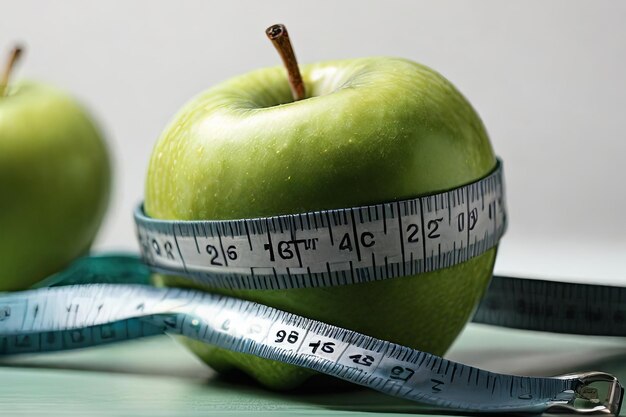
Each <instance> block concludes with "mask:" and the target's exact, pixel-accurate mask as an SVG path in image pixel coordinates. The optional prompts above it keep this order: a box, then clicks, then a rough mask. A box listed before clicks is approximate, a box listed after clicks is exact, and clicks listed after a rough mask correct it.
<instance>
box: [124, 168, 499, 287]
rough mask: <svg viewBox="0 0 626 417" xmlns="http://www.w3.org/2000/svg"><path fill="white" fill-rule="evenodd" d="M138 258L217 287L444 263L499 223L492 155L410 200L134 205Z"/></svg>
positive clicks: (481, 248)
mask: <svg viewBox="0 0 626 417" xmlns="http://www.w3.org/2000/svg"><path fill="white" fill-rule="evenodd" d="M135 223H136V225H137V235H138V238H139V242H140V246H141V251H142V254H143V257H144V259H145V260H146V262H147V263H148V264H149V265H150V267H151V268H153V269H154V270H161V271H163V272H167V273H170V274H171V273H172V272H176V273H179V274H182V275H185V276H187V277H190V278H192V279H194V280H196V281H199V282H203V283H206V284H209V285H213V286H218V287H224V288H248V289H279V288H305V287H321V286H333V285H347V284H357V283H362V282H368V281H376V280H384V279H389V278H395V277H399V276H406V275H415V274H420V273H423V272H428V271H434V270H437V269H443V268H448V267H451V266H453V265H456V264H459V263H461V262H464V261H466V260H468V259H470V258H472V257H475V256H478V255H480V254H482V253H484V252H486V251H487V250H489V249H491V248H493V247H494V246H495V245H496V244H497V243H498V241H499V240H500V237H501V236H502V234H503V233H504V231H505V228H506V210H505V206H504V186H503V179H502V163H501V162H500V161H498V164H497V167H496V168H495V170H494V171H493V172H492V173H491V174H489V175H488V176H486V177H484V178H482V179H480V180H479V181H476V182H474V183H471V184H468V185H465V186H463V187H459V188H456V189H454V190H451V191H447V192H443V193H439V194H433V195H429V196H425V197H420V198H414V199H410V200H404V201H397V202H393V203H385V204H376V205H371V206H363V207H353V208H348V209H339V210H323V211H316V212H310V213H302V214H289V215H283V216H274V217H266V218H257V219H242V220H224V221H164V220H156V219H152V218H149V217H147V216H146V215H145V214H144V212H143V208H142V207H139V208H138V209H137V210H136V211H135Z"/></svg>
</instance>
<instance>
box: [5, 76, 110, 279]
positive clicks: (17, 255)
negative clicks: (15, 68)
mask: <svg viewBox="0 0 626 417" xmlns="http://www.w3.org/2000/svg"><path fill="white" fill-rule="evenodd" d="M109 188H110V163H109V156H108V152H107V149H106V147H105V144H104V141H103V139H102V135H101V133H100V131H99V129H98V128H97V127H96V126H95V124H94V122H93V121H92V119H91V117H90V116H89V115H88V114H87V113H86V111H85V110H84V109H83V108H82V107H81V106H80V105H79V104H78V103H77V102H76V101H75V100H74V99H73V98H71V97H70V96H69V95H67V94H66V93H64V92H62V91H60V90H58V89H56V88H54V87H50V86H47V85H43V84H39V83H33V82H21V83H16V84H15V85H11V86H9V89H8V94H7V95H6V96H4V97H0V231H1V232H0V291H11V290H21V289H25V288H27V287H29V286H31V285H32V284H34V283H35V282H37V281H39V280H41V279H43V278H45V277H47V276H49V275H50V274H52V273H54V272H56V271H58V270H60V269H62V268H63V267H64V266H65V265H66V264H68V263H69V262H70V261H72V260H73V259H74V258H76V257H78V256H80V255H82V254H84V253H85V252H87V251H88V250H89V247H90V245H91V243H92V241H93V239H94V237H95V235H96V232H97V231H98V228H99V226H100V222H101V220H102V217H103V215H104V212H105V209H106V206H107V202H108V197H109Z"/></svg>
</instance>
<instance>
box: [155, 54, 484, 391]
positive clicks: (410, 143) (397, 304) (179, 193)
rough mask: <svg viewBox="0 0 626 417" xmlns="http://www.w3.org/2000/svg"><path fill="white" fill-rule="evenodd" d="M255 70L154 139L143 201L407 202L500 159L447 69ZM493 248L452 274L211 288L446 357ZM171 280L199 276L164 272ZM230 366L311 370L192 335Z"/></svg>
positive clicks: (232, 214) (475, 175)
mask: <svg viewBox="0 0 626 417" xmlns="http://www.w3.org/2000/svg"><path fill="white" fill-rule="evenodd" d="M301 69H302V78H303V80H304V84H305V86H306V91H307V95H306V98H305V99H304V100H301V101H295V102H293V101H292V99H291V92H290V89H289V84H288V82H287V78H286V76H285V71H284V69H283V68H280V67H276V68H267V69H261V70H257V71H254V72H251V73H248V74H245V75H242V76H239V77H236V78H233V79H231V80H228V81H226V82H224V83H222V84H219V85H217V86H215V87H213V88H211V89H209V90H207V91H206V92H204V93H202V94H200V95H199V96H197V97H196V98H195V99H193V100H192V101H191V102H189V103H188V104H187V105H186V106H185V107H184V108H183V109H182V110H181V111H180V112H179V113H178V114H177V115H176V116H175V117H174V119H173V121H172V122H171V123H170V124H169V126H168V127H167V128H166V129H165V131H164V132H163V134H162V136H161V137H160V139H159V141H158V143H157V144H156V147H155V149H154V152H153V155H152V158H151V161H150V164H149V169H148V175H147V182H146V195H145V209H146V212H147V214H148V215H149V216H152V217H154V218H159V219H177V220H199V219H238V218H251V217H258V216H270V215H279V214H287V213H299V212H305V211H312V210H321V209H332V208H344V207H353V206H360V205H365V204H374V203H382V202H388V201H394V200H400V199H408V198H413V197H417V196H420V195H424V194H429V193H434V192H438V191H443V190H448V189H451V188H455V187H458V186H460V185H463V184H466V183H468V182H472V181H475V180H477V179H479V178H481V177H483V176H485V175H486V174H488V173H489V172H490V171H492V170H493V169H494V167H495V164H496V159H495V156H494V152H493V149H492V147H491V144H490V142H489V139H488V136H487V133H486V132H485V128H484V126H483V123H482V122H481V120H480V118H479V117H478V115H477V114H476V112H475V111H474V109H473V108H472V106H471V105H470V104H469V103H468V102H467V100H466V99H465V98H464V97H463V96H462V95H461V93H459V91H457V89H455V87H454V86H453V85H452V84H451V83H450V82H448V81H447V80H446V79H445V78H444V77H442V76H441V75H439V74H438V73H437V72H435V71H433V70H431V69H429V68H427V67H425V66H423V65H420V64H417V63H414V62H411V61H408V60H405V59H398V58H388V57H375V58H362V59H353V60H342V61H333V62H323V63H318V64H313V65H306V66H303V67H302V68H301ZM495 255H496V250H495V249H492V250H490V251H488V252H487V253H485V254H483V255H481V256H478V257H476V258H473V259H471V260H469V261H467V262H464V263H462V264H459V265H457V266H454V267H452V268H448V269H445V270H441V271H435V272H430V273H425V274H421V275H417V276H407V277H403V278H397V279H390V280H386V281H381V282H372V283H365V284H358V285H349V286H339V287H330V288H307V289H289V290H269V291H258V290H256V291H253V290H237V291H235V290H224V289H217V288H208V287H203V289H205V290H207V291H213V292H219V293H223V294H228V295H233V296H236V297H240V298H245V299H248V300H253V301H257V302H260V303H264V304H267V305H270V306H273V307H276V308H279V309H282V310H286V311H290V312H293V313H296V314H300V315H303V316H306V317H309V318H313V319H317V320H321V321H324V322H327V323H332V324H335V325H338V326H343V327H346V328H349V329H352V330H356V331H359V332H362V333H365V334H367V335H370V336H374V337H378V338H381V339H385V340H389V341H392V342H396V343H400V344H403V345H406V346H411V347H413V348H417V349H420V350H424V351H427V352H431V353H434V354H437V355H443V354H444V353H445V352H446V350H447V349H448V348H449V346H450V345H451V343H452V342H453V341H454V339H455V338H456V336H457V335H458V334H459V332H460V331H461V329H462V328H463V326H464V325H465V323H466V322H467V320H468V318H469V316H470V314H471V313H472V311H473V310H474V308H475V306H476V304H477V302H478V301H479V299H480V298H481V296H482V294H483V292H484V290H485V288H486V286H487V284H488V283H489V280H490V278H491V273H492V269H493V264H494V260H495ZM158 279H159V280H160V282H162V283H164V284H165V285H190V284H189V283H188V282H186V281H184V280H183V279H180V278H177V277H172V276H160V277H159V278H158ZM189 346H191V348H192V349H193V350H194V351H195V352H196V353H197V354H198V355H200V357H201V358H202V359H203V360H205V361H206V362H207V363H208V364H209V365H211V366H212V367H214V368H215V369H218V370H220V371H227V370H229V369H239V370H243V371H244V372H246V373H248V374H250V375H252V376H253V377H254V378H255V379H257V380H258V381H260V382H261V383H263V384H264V385H266V386H269V387H272V388H278V389H282V388H290V387H294V386H297V385H299V384H301V383H302V382H304V381H305V380H306V379H308V378H309V377H310V376H311V375H312V374H313V373H312V372H310V371H306V370H304V369H300V368H297V367H295V366H292V365H286V364H282V363H277V362H272V361H269V360H266V359H260V358H257V357H252V356H250V355H245V354H240V353H232V352H228V351H225V350H222V349H218V348H215V347H213V346H209V345H203V344H200V343H197V342H189Z"/></svg>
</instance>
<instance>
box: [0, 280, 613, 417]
mask: <svg viewBox="0 0 626 417" xmlns="http://www.w3.org/2000/svg"><path fill="white" fill-rule="evenodd" d="M0 332H1V333H0V334H1V337H0V354H3V355H8V354H16V353H33V352H49V351H55V350H65V349H75V348H83V347H88V346H92V345H100V344H105V343H111V342H117V341H121V340H128V339H132V338H138V337H145V336H152V335H156V334H161V333H163V332H167V333H170V334H179V335H184V336H187V337H190V338H193V339H196V340H200V341H202V342H206V343H210V344H214V345H217V346H220V347H223V348H226V349H229V350H233V351H236V352H244V353H249V354H253V355H256V356H260V357H263V358H267V359H272V360H277V361H281V362H285V363H290V364H293V365H298V366H303V367H307V368H309V369H313V370H316V371H319V372H323V373H325V374H328V375H332V376H335V377H338V378H341V379H344V380H347V381H350V382H353V383H355V384H359V385H363V386H366V387H369V388H372V389H375V390H377V391H381V392H384V393H387V394H390V395H394V396H397V397H400V398H404V399H409V400H415V401H420V402H423V403H428V404H432V405H436V406H441V407H451V408H455V409H458V410H467V411H489V412H495V411H499V412H532V413H541V412H544V411H558V410H560V409H561V410H569V411H573V410H576V409H575V408H574V407H573V404H574V402H575V400H576V399H583V400H585V401H586V402H587V403H588V409H594V410H609V411H611V412H613V413H614V412H615V411H616V410H617V408H618V406H619V402H620V401H621V393H622V391H621V386H620V385H619V384H618V382H617V380H615V378H613V377H611V376H610V375H607V374H602V373H589V374H584V375H566V376H562V377H557V378H530V377H519V376H511V375H503V374H496V373H492V372H488V371H484V370H480V369H477V368H473V367H471V366H467V365H462V364H459V363H455V362H452V361H449V360H446V359H442V358H439V357H437V356H434V355H431V354H429V353H425V352H420V351H418V350H414V349H410V348H407V347H403V346H400V345H397V344H394V343H390V342H386V341H382V340H378V339H375V338H372V337H368V336H365V335H362V334H359V333H356V332H353V331H350V330H346V329H342V328H339V327H336V326H332V325H328V324H325V323H321V322H318V321H315V320H310V319H307V318H304V317H300V316H297V315H294V314H290V313H287V312H284V311H279V310H276V309H273V308H271V307H267V306H264V305H260V304H256V303H252V302H249V301H245V300H241V299H235V298H230V297H224V296H218V295H213V294H208V293H204V292H199V291H191V290H181V289H176V288H169V289H163V288H154V287H150V286H146V285H133V284H128V283H127V284H123V285H121V284H87V285H80V286H60V287H52V288H44V289H40V290H34V291H25V292H21V293H15V294H11V295H5V296H2V297H0ZM595 382H607V383H609V384H610V387H609V391H608V394H607V398H606V399H605V400H604V401H603V402H600V400H599V399H598V398H597V390H595V389H594V388H592V387H591V384H592V383H595ZM605 402H606V404H605Z"/></svg>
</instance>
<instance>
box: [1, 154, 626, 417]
mask: <svg viewBox="0 0 626 417" xmlns="http://www.w3.org/2000/svg"><path fill="white" fill-rule="evenodd" d="M503 191H504V189H503V182H502V174H501V164H500V163H499V164H498V167H497V168H496V169H495V170H494V171H493V172H492V173H491V174H490V175H488V176H487V177H485V178H483V179H481V180H479V181H477V182H475V183H472V184H469V185H466V186H463V187H459V188H457V189H455V190H452V191H448V192H445V193H439V194H435V195H431V196H426V197H421V198H416V199H411V200H406V201H400V202H394V203H385V204H379V205H372V206H365V207H357V208H350V209H341V210H326V211H319V212H312V213H305V214H297V215H285V216H276V217H268V218H259V219H245V220H226V221H163V220H156V219H151V218H149V217H148V216H146V215H145V214H144V213H143V209H142V208H141V207H140V208H138V209H137V211H136V212H135V220H136V224H137V234H138V237H139V240H140V243H141V245H140V246H141V251H142V256H143V259H144V261H145V264H144V263H142V262H140V260H139V259H138V258H134V257H128V256H118V257H115V256H113V257H88V258H84V259H81V260H78V261H77V262H76V263H75V264H73V265H72V266H71V267H70V268H68V269H67V270H65V271H63V272H61V273H60V274H57V275H56V276H53V277H51V278H50V279H48V280H46V281H44V282H43V283H42V284H41V286H43V287H44V288H40V289H36V290H31V291H25V292H18V293H10V294H6V295H1V296H0V354H2V355H10V354H17V353H32V352H48V351H54V350H64V349H73V348H81V347H87V346H92V345H100V344H105V343H111V342H117V341H121V340H128V339H132V338H137V337H144V336H150V335H155V334H161V333H164V332H165V333H170V334H179V335H184V336H187V337H190V338H192V339H196V340H200V341H202V342H206V343H210V344H214V345H217V346H219V347H222V348H226V349H229V350H233V351H236V352H243V353H249V354H253V355H256V356H259V357H262V358H267V359H272V360H277V361H281V362H285V363H289V364H293V365H297V366H302V367H306V368H309V369H312V370H315V371H318V372H322V373H325V374H328V375H332V376H335V377H337V378H341V379H344V380H347V381H350V382H353V383H355V384H359V385H363V386H366V387H369V388H372V389H375V390H378V391H381V392H384V393H387V394H390V395H394V396H397V397H401V398H405V399H409V400H415V401H419V402H423V403H428V404H432V405H435V406H440V407H448V408H455V409H458V410H465V411H473V412H474V411H475V412H528V413H541V412H546V411H548V412H567V413H590V412H594V413H607V414H617V413H618V412H619V409H620V406H621V399H622V394H623V389H622V387H621V385H620V384H619V382H618V381H617V379H616V378H614V377H613V376H611V375H609V374H605V373H599V372H591V373H584V374H576V375H564V376H559V377H553V378H538V377H521V376H512V375H504V374H496V373H492V372H488V371H484V370H480V369H477V368H473V367H471V366H467V365H463V364H459V363H455V362H452V361H448V360H446V359H443V358H439V357H437V356H434V355H432V354H429V353H426V352H420V351H418V350H415V349H411V348H408V347H404V346H400V345H397V344H394V343H391V342H387V341H383V340H378V339H375V338H372V337H369V336H367V335H363V334H359V333H357V332H354V331H351V330H348V329H342V328H339V327H336V326H332V325H329V324H326V323H322V322H319V321H315V320H311V319H308V318H304V317H301V316H297V315H295V314H291V313H288V312H284V311H280V310H277V309H274V308H271V307H268V306H264V305H260V304H257V303H253V302H249V301H245V300H241V299H236V298H230V297H225V296H218V295H213V294H208V293H204V292H200V291H194V290H182V289H177V288H154V287H151V286H150V285H149V276H150V273H151V271H159V272H164V273H168V274H174V275H182V276H184V277H186V278H187V279H189V280H192V281H196V282H201V283H203V284H208V285H212V286H220V287H226V288H249V289H259V290H263V289H278V288H306V287H320V286H333V285H348V284H356V283H360V282H368V281H374V280H383V279H392V278H395V277H399V276H405V275H413V274H418V273H422V272H426V271H432V270H436V269H441V268H447V267H450V266H452V265H456V264H458V263H460V262H463V261H465V260H467V259H470V258H472V257H475V256H478V255H480V254H481V253H484V252H485V251H487V250H489V249H490V248H492V247H494V246H495V245H496V244H497V242H498V240H499V238H500V237H501V235H502V233H503V232H504V230H505V227H506V213H505V207H504V205H503V201H504V195H503ZM416 279H419V277H417V278H416ZM519 282H524V284H523V286H524V288H522V289H521V291H519V288H517V289H515V288H513V289H514V291H512V292H511V291H510V290H511V288H512V286H513V287H514V286H515V285H517V284H519ZM516 283H517V284H516ZM541 285H543V287H546V288H543V287H541ZM549 285H555V286H557V287H558V288H560V290H558V288H557V289H554V288H552V290H551V291H552V292H550V291H548V294H549V295H548V296H546V297H543V298H541V297H539V296H537V295H536V294H535V293H534V292H533V291H536V290H537V288H538V287H537V286H539V287H541V288H543V289H548V288H547V287H548V286H549ZM559 285H560V286H559ZM574 285H576V284H562V283H552V284H550V283H546V282H538V283H536V284H532V283H531V281H528V280H522V281H512V280H511V279H509V278H494V281H493V284H492V287H491V288H495V289H494V290H490V291H489V294H488V295H487V296H486V297H485V299H484V300H483V302H482V304H481V306H480V308H479V311H478V313H477V315H476V318H477V321H481V322H487V323H489V322H496V323H499V324H507V325H510V326H514V327H522V328H535V329H538V330H541V328H540V327H542V325H543V324H545V323H546V320H545V319H546V318H548V319H549V320H548V321H547V322H549V323H552V324H549V325H548V326H547V327H548V329H552V330H556V331H567V330H571V327H572V324H571V322H572V321H573V322H574V323H576V322H577V321H576V320H571V317H570V316H571V314H570V313H568V311H569V310H568V308H569V304H568V303H571V300H572V298H571V297H569V298H568V297H567V296H568V293H567V290H570V291H572V289H574V290H575V287H572V286H574ZM541 288H540V289H541ZM524 289H526V290H527V291H526V293H524ZM564 289H565V290H564ZM492 291H493V292H492ZM559 291H560V292H559ZM563 291H565V292H563ZM599 291H600V295H602V294H603V293H601V291H602V289H600V290H599ZM559 294H561V295H562V296H563V297H561V301H560V302H559V301H556V302H553V301H554V300H552V299H549V298H548V297H552V296H558V295H559ZM594 294H595V293H592V296H594ZM503 297H508V298H503ZM511 298H515V300H514V302H513V303H511ZM557 298H558V297H557ZM592 298H594V297H592ZM520 300H522V302H523V303H526V304H521V303H520ZM606 300H613V298H610V297H609V298H604V301H603V304H599V306H604V307H603V308H604V310H603V311H608V312H607V313H606V314H616V311H617V310H615V309H613V310H610V309H609V310H607V309H606ZM587 301H589V300H587ZM598 302H602V300H601V299H600V298H598ZM585 305H589V306H590V305H591V304H585ZM512 306H515V307H516V308H514V307H513V308H512ZM550 306H551V307H550ZM522 307H523V308H522ZM550 308H551V310H549V309H550ZM548 310H549V311H550V313H549V314H548ZM576 311H578V310H576ZM563 317H565V318H567V319H568V320H562V319H563ZM542 318H543V319H544V320H542ZM574 318H575V317H574ZM560 321H567V322H568V324H566V325H562V326H561V327H559V325H558V324H555V323H559V322H560ZM568 326H569V327H568ZM587 330H588V329H585V328H579V332H580V333H584V332H585V331H587ZM598 384H600V385H602V386H603V388H606V389H603V390H598V387H597V385H598Z"/></svg>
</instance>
